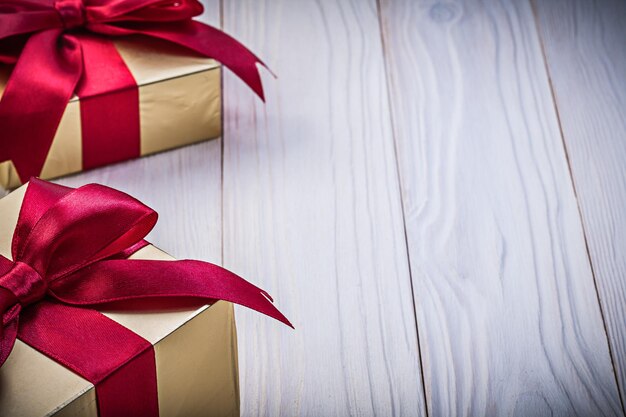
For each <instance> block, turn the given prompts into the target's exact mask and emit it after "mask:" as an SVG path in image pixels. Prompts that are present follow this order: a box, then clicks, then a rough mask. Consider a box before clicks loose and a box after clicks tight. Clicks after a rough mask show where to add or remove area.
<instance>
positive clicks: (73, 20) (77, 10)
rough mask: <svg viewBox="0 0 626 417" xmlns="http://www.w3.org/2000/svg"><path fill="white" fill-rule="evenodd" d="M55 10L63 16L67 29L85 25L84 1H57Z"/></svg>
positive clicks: (62, 19)
mask: <svg viewBox="0 0 626 417" xmlns="http://www.w3.org/2000/svg"><path fill="white" fill-rule="evenodd" d="M54 8H55V9H56V11H57V13H59V16H61V21H62V22H63V26H64V27H65V28H66V29H74V28H77V27H81V26H84V25H85V22H86V20H85V5H84V4H83V1H82V0H56V1H55V2H54Z"/></svg>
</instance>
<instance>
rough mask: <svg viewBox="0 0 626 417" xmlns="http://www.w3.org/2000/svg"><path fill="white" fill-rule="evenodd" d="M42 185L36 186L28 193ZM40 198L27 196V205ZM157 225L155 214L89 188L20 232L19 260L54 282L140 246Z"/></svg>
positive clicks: (112, 193) (16, 237)
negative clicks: (32, 199) (35, 198)
mask: <svg viewBox="0 0 626 417" xmlns="http://www.w3.org/2000/svg"><path fill="white" fill-rule="evenodd" d="M41 183H43V181H38V180H33V181H32V182H31V184H30V185H29V189H30V187H32V186H33V185H35V187H33V188H37V189H41V187H37V186H38V185H40V184H41ZM43 189H44V190H45V189H46V188H43ZM52 192H53V191H52ZM40 193H41V191H40ZM36 195H37V194H31V193H27V194H26V196H25V205H27V206H28V204H29V201H28V199H29V198H33V196H36ZM37 198H39V199H40V198H42V196H37ZM49 198H52V197H49ZM156 221H157V214H156V212H155V211H154V210H152V209H150V208H149V207H147V206H145V205H143V204H142V203H140V202H139V201H137V200H135V199H134V198H132V197H130V196H128V195H127V194H124V193H122V192H120V191H116V190H113V189H111V188H108V187H104V186H101V185H98V184H89V185H86V186H84V187H80V188H78V189H76V190H72V191H70V192H68V193H67V194H66V195H64V196H63V197H61V198H59V199H58V200H57V201H56V202H55V203H54V204H53V205H52V206H51V207H49V208H48V209H47V210H46V211H45V212H44V213H42V214H41V217H40V218H39V219H38V220H37V221H36V222H35V223H34V224H32V227H31V228H30V230H28V228H27V229H26V230H20V229H16V233H15V235H14V241H13V251H14V259H15V260H17V261H21V262H25V263H27V264H29V265H30V266H31V267H32V268H33V269H34V270H36V271H38V272H39V274H41V275H42V276H45V277H46V280H47V281H48V282H52V281H54V280H56V279H58V278H61V277H62V276H65V275H68V274H71V273H73V272H74V271H76V270H78V269H80V268H83V267H85V266H87V265H89V264H91V263H93V262H97V261H99V260H101V259H104V258H108V257H111V256H114V255H117V254H119V253H121V252H123V251H124V250H126V249H127V248H129V247H131V246H133V245H135V244H137V243H138V242H140V241H141V240H142V239H143V238H144V237H145V236H146V235H147V234H148V232H149V231H150V230H151V229H152V228H153V227H154V225H155V223H156Z"/></svg>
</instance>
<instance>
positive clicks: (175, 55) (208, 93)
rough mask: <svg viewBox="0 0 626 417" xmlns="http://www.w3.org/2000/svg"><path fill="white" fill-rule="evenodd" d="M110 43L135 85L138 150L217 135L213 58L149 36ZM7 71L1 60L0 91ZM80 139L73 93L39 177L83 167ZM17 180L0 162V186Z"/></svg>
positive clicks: (218, 78) (217, 98)
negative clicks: (198, 54)
mask: <svg viewBox="0 0 626 417" xmlns="http://www.w3.org/2000/svg"><path fill="white" fill-rule="evenodd" d="M115 46H116V47H117V49H118V51H119V52H120V54H121V55H122V58H124V62H126V65H127V66H128V68H129V69H130V72H131V73H132V74H133V76H134V77H135V80H136V81H137V85H138V86H139V119H140V123H141V155H148V154H152V153H156V152H160V151H164V150H167V149H172V148H176V147H179V146H184V145H189V144H191V143H196V142H200V141H203V140H206V139H212V138H216V137H218V136H220V135H221V132H222V125H221V123H222V122H221V106H222V104H221V66H220V64H219V63H218V62H217V61H215V60H213V59H208V58H202V57H197V56H192V55H189V54H188V53H185V52H184V51H183V50H181V49H180V48H177V47H174V46H171V45H168V44H166V43H164V42H162V41H157V40H153V39H145V38H141V40H138V39H133V38H131V39H124V40H116V41H115ZM8 77H9V68H8V67H7V66H3V65H0V97H1V96H2V93H3V92H4V88H5V86H6V82H7V80H8ZM33 123H36V121H33ZM0 134H2V133H1V132H0ZM9 139H10V138H9ZM112 139H114V138H112ZM81 140H82V139H81V126H80V104H79V100H78V97H74V98H73V99H72V100H70V102H69V103H68V106H67V108H66V109H65V113H64V114H63V118H62V119H61V124H60V126H59V128H58V130H57V133H56V135H55V137H54V141H53V143H52V148H51V149H50V152H49V153H48V157H47V159H46V162H45V164H44V167H43V170H42V173H41V176H40V177H41V178H43V179H50V178H56V177H60V176H62V175H67V174H71V173H75V172H79V171H82V169H83V168H82V143H81ZM25 152H28V148H27V147H25ZM19 185H20V181H19V177H18V176H17V172H16V171H15V167H14V166H13V163H12V162H11V161H5V162H0V187H4V188H8V189H11V188H15V187H18V186H19Z"/></svg>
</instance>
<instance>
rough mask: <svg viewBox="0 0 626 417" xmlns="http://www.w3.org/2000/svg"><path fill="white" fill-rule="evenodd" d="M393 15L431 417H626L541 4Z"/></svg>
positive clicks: (395, 83) (424, 4)
mask: <svg viewBox="0 0 626 417" xmlns="http://www.w3.org/2000/svg"><path fill="white" fill-rule="evenodd" d="M381 11H382V21H383V28H384V31H383V36H384V38H385V45H386V51H387V54H388V55H387V57H388V60H389V61H388V62H389V79H390V85H391V88H390V92H391V94H390V97H391V102H392V110H393V120H394V131H395V138H396V143H397V150H398V156H399V168H400V176H401V184H402V193H403V201H404V212H405V214H406V228H407V237H408V243H409V256H410V260H411V270H412V278H413V285H414V290H415V298H416V305H417V309H418V325H419V330H420V341H421V349H422V356H423V358H422V362H423V364H424V379H425V387H426V393H427V401H428V408H429V411H430V415H433V416H452V415H455V416H462V415H472V416H483V415H498V416H511V415H514V416H549V415H551V416H572V415H580V416H600V415H621V413H622V410H621V406H620V402H619V397H618V392H617V386H616V384H615V379H614V377H613V369H612V364H611V360H610V357H609V350H608V344H607V338H606V334H605V332H604V328H603V323H602V317H601V314H600V308H599V306H598V300H597V295H596V291H595V288H594V282H593V276H592V273H591V268H590V265H589V260H588V257H587V252H586V248H585V240H584V235H583V229H582V226H581V222H580V218H579V214H578V209H577V205H576V198H575V195H574V191H573V187H572V183H571V180H570V175H569V172H568V166H567V161H566V157H565V153H564V150H563V146H562V142H561V137H560V132H559V126H558V123H557V118H556V114H555V111H554V106H553V102H552V99H551V95H550V89H549V84H548V79H547V76H546V72H545V66H544V62H543V57H542V54H541V48H540V42H539V38H538V35H537V32H536V26H535V22H534V18H533V13H532V10H531V7H530V5H529V3H527V2H524V1H502V2H500V1H491V0H489V1H465V2H446V3H440V2H432V1H419V2H416V1H410V0H404V1H402V0H398V1H383V2H382V7H381Z"/></svg>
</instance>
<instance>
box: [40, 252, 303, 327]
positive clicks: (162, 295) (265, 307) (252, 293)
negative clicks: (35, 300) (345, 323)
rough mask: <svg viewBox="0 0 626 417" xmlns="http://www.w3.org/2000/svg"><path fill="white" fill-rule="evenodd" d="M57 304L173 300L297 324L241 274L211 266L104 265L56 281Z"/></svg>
mask: <svg viewBox="0 0 626 417" xmlns="http://www.w3.org/2000/svg"><path fill="white" fill-rule="evenodd" d="M50 290H51V292H52V294H53V296H54V297H55V298H57V299H58V300H60V301H62V302H65V303H68V304H73V305H85V306H97V305H102V304H109V303H114V302H124V301H132V300H150V299H152V300H161V301H162V302H163V303H167V302H168V299H169V301H171V300H172V299H177V300H201V301H204V302H213V301H214V300H224V301H230V302H232V303H236V304H240V305H242V306H245V307H248V308H251V309H253V310H256V311H258V312H260V313H263V314H265V315H267V316H269V317H272V318H274V319H276V320H278V321H280V322H282V323H284V324H286V325H288V326H290V327H292V328H293V325H292V324H291V323H290V322H289V320H288V319H287V318H286V317H285V316H284V315H283V314H282V313H281V312H280V311H279V310H278V309H277V308H276V307H275V306H274V304H272V301H271V297H269V294H267V293H266V292H265V291H263V290H262V289H260V288H258V287H256V286H254V285H252V284H251V283H249V282H248V281H246V280H244V279H243V278H241V277H239V276H238V275H236V274H234V273H232V272H230V271H228V270H226V269H224V268H222V267H219V266H217V265H213V264H210V263H208V262H201V261H192V260H183V261H154V260H127V259H125V260H104V261H100V262H97V263H95V264H92V265H90V266H89V267H88V268H84V269H81V270H79V271H77V272H75V273H74V274H72V275H70V276H68V277H65V278H61V279H59V280H57V281H54V282H52V283H51V285H50Z"/></svg>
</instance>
